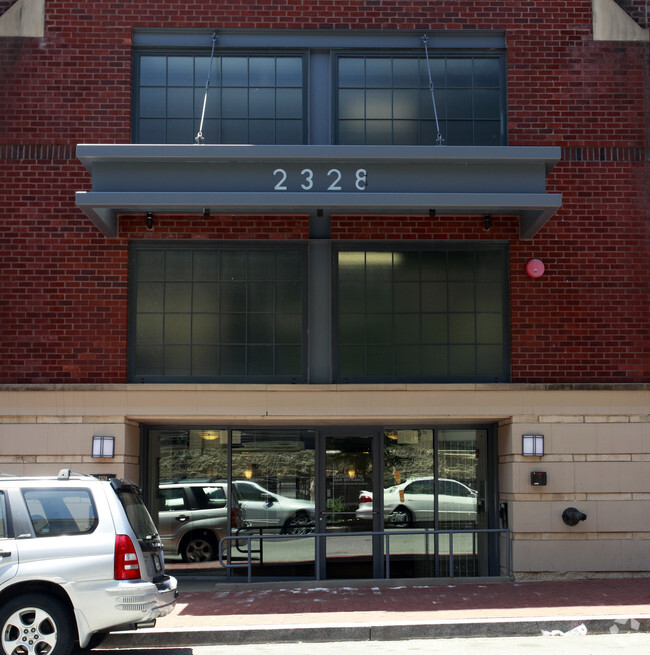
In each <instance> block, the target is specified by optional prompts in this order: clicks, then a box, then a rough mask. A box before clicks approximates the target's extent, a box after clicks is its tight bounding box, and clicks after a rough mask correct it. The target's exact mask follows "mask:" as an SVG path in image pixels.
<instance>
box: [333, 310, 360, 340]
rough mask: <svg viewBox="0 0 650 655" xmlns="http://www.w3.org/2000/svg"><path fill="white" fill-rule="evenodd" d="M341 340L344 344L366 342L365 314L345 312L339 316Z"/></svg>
mask: <svg viewBox="0 0 650 655" xmlns="http://www.w3.org/2000/svg"><path fill="white" fill-rule="evenodd" d="M339 340H340V342H341V343H342V344H361V343H365V342H366V317H365V314H345V315H343V316H340V317H339Z"/></svg>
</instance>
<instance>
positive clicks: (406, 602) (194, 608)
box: [157, 578, 650, 629]
mask: <svg viewBox="0 0 650 655" xmlns="http://www.w3.org/2000/svg"><path fill="white" fill-rule="evenodd" d="M179 587H180V590H181V596H180V598H179V602H178V604H177V607H176V609H175V610H174V612H173V613H172V614H171V615H169V616H167V617H165V618H163V619H159V620H158V624H157V625H158V627H159V628H162V629H169V628H171V629H176V628H201V627H208V626H215V625H218V626H222V627H223V626H237V625H239V626H244V625H269V626H270V625H277V624H305V623H321V622H323V623H324V622H327V623H340V622H344V623H346V624H353V623H367V622H375V623H377V622H380V623H384V622H393V623H394V622H396V621H397V622H421V621H438V620H461V621H462V620H470V619H471V620H480V619H503V618H529V617H539V616H544V617H561V616H585V617H595V616H636V617H639V616H648V617H650V579H620V580H580V581H566V582H519V583H517V582H505V583H503V582H495V583H487V584H475V583H469V584H468V583H458V584H445V585H427V584H417V583H409V584H400V583H395V584H386V583H383V584H382V585H381V586H365V585H364V586H360V585H359V586H355V584H354V582H351V583H350V584H349V585H346V584H342V585H341V586H329V585H327V586H319V583H318V582H314V583H313V584H312V585H310V586H305V585H292V584H291V582H286V583H283V584H281V585H279V584H278V583H274V584H273V585H268V584H265V583H254V584H251V585H234V586H233V587H232V588H229V587H228V585H227V584H223V583H220V584H215V585H214V586H212V588H211V589H208V590H206V584H205V583H203V584H201V585H196V584H193V583H192V582H191V581H184V580H183V579H182V578H181V579H180V581H179ZM196 588H199V589H200V590H195V589H196Z"/></svg>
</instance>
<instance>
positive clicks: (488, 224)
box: [483, 214, 492, 231]
mask: <svg viewBox="0 0 650 655" xmlns="http://www.w3.org/2000/svg"><path fill="white" fill-rule="evenodd" d="M491 227H492V216H490V214H486V215H485V217H484V218H483V229H484V230H486V231H488V230H489V229H490V228H491Z"/></svg>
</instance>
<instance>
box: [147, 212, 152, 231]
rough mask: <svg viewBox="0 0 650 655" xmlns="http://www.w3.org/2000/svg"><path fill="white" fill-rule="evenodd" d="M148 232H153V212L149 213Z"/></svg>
mask: <svg viewBox="0 0 650 655" xmlns="http://www.w3.org/2000/svg"><path fill="white" fill-rule="evenodd" d="M147 230H153V212H147Z"/></svg>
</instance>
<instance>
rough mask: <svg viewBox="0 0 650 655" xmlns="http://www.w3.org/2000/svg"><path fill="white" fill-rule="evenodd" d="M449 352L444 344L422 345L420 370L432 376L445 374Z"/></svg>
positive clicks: (446, 373) (446, 372)
mask: <svg viewBox="0 0 650 655" xmlns="http://www.w3.org/2000/svg"><path fill="white" fill-rule="evenodd" d="M448 368H449V353H448V351H447V347H446V346H424V347H423V348H422V370H423V371H426V372H427V373H428V374H429V375H433V376H447V375H448Z"/></svg>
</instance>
